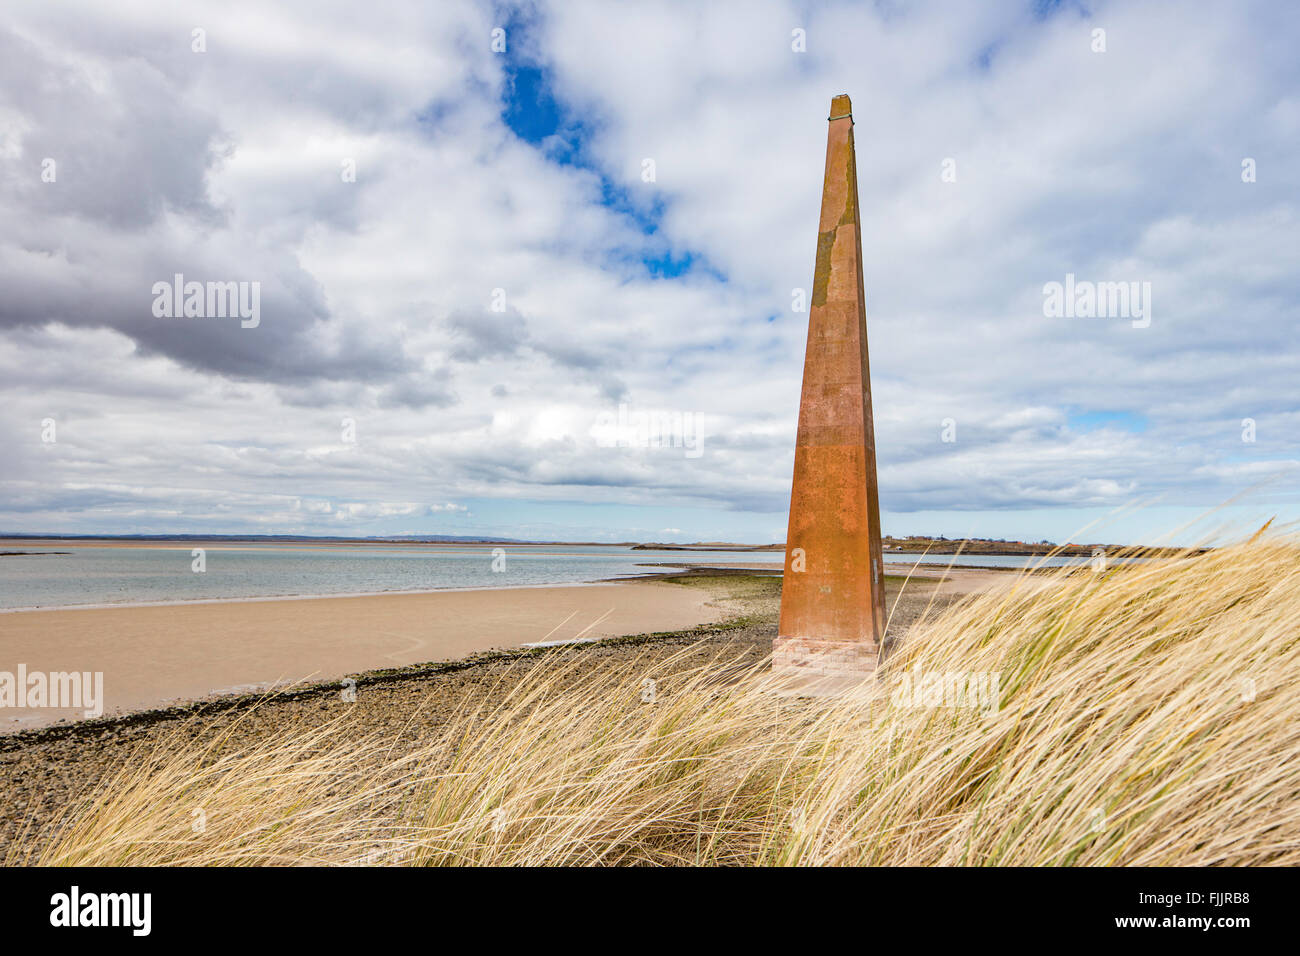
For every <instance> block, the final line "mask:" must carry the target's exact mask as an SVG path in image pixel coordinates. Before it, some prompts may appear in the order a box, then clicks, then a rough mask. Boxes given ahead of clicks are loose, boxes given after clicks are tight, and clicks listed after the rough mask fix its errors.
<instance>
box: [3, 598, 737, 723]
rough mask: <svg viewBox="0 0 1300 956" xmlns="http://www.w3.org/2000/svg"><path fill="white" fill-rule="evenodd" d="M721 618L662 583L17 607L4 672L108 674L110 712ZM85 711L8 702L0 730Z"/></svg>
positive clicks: (712, 607) (7, 625)
mask: <svg viewBox="0 0 1300 956" xmlns="http://www.w3.org/2000/svg"><path fill="white" fill-rule="evenodd" d="M722 614H723V611H722V610H721V609H720V607H719V606H717V605H716V604H714V603H711V602H710V595H709V594H708V593H707V592H705V591H703V590H700V589H697V588H686V587H680V586H677V585H672V584H667V583H662V582H626V583H616V584H598V585H573V586H567V585H566V586H560V587H536V588H511V589H499V590H496V589H494V590H467V591H436V592H425V593H418V594H410V593H407V594H385V595H366V596H357V597H322V598H308V599H274V600H241V601H220V602H204V603H186V604H171V605H148V606H117V607H95V608H66V609H57V610H35V611H18V612H13V613H6V614H0V672H9V673H12V674H16V673H17V671H18V666H19V665H20V664H23V665H26V670H27V673H29V674H31V673H33V672H45V673H51V672H70V671H79V672H91V673H94V672H102V673H103V675H104V676H103V698H104V699H103V701H102V709H103V713H104V714H105V715H112V714H115V713H122V712H127V711H134V710H140V709H144V708H151V707H160V706H164V705H166V704H168V703H171V702H174V701H178V700H193V699H197V698H201V697H204V696H207V695H210V694H214V693H235V692H249V691H256V690H262V689H266V688H269V687H272V686H276V685H279V684H284V683H294V682H299V681H304V680H313V681H326V680H335V679H342V678H344V677H347V676H349V675H354V674H358V673H360V672H363V671H367V670H376V669H381V668H392V667H401V666H404V665H407V664H415V663H423V662H429V661H445V660H452V659H457V658H463V657H467V656H469V655H471V654H475V653H478V652H482V651H487V650H493V649H500V648H514V647H520V646H522V645H525V644H528V643H532V642H540V641H556V640H567V639H572V638H575V637H576V638H604V637H610V636H614V635H621V634H639V633H647V632H651V631H675V630H681V629H683V628H688V627H693V626H695V625H699V624H706V623H712V622H715V621H717V620H719V619H720V618H721V616H722ZM84 716H85V714H84V708H74V709H56V708H51V707H43V708H32V707H4V708H3V709H0V733H5V732H9V731H15V730H25V729H29V728H33V727H40V726H45V725H48V724H51V723H54V722H57V721H58V720H60V719H61V718H63V719H67V720H80V719H82V718H83V717H84Z"/></svg>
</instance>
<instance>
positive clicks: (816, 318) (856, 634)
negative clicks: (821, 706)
mask: <svg viewBox="0 0 1300 956" xmlns="http://www.w3.org/2000/svg"><path fill="white" fill-rule="evenodd" d="M829 119H830V129H829V132H828V133H827V137H826V179H825V182H824V183H823V185H822V216H821V225H820V226H819V228H818V235H817V267H816V270H815V271H814V273H813V291H812V302H811V309H810V311H809V316H808V348H807V352H806V353H805V356H804V367H803V393H802V395H801V397H800V400H799V433H798V437H797V439H796V441H795V451H794V483H793V487H792V489H791V492H790V525H789V531H788V532H787V535H786V557H785V579H784V583H783V585H782V591H781V624H780V628H779V630H778V632H777V634H778V636H777V639H776V641H775V642H774V646H773V655H772V666H773V670H774V671H779V672H785V673H793V674H805V675H808V676H809V677H817V678H821V677H826V678H860V677H866V676H868V675H870V674H871V673H872V672H873V671H874V670H875V666H876V658H877V656H878V653H879V650H880V642H881V640H882V638H883V637H884V630H885V602H884V574H883V565H882V557H881V551H880V502H879V495H878V492H877V489H876V444H875V436H874V430H873V428H872V423H871V375H870V371H869V367H868V364H867V312H866V301H865V299H864V297H863V292H862V232H861V229H860V227H859V224H858V215H859V214H858V174H857V164H856V163H855V161H854V155H853V107H852V104H851V103H850V102H849V98H848V96H845V95H840V96H837V97H835V98H834V99H832V100H831V113H830V117H829Z"/></svg>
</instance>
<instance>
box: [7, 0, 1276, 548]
mask: <svg viewBox="0 0 1300 956" xmlns="http://www.w3.org/2000/svg"><path fill="white" fill-rule="evenodd" d="M1297 36H1300V6H1297V5H1293V4H1277V3H1249V2H1246V3H1234V4H1224V3H1203V4H1198V3H1176V4H1163V3H1146V2H1125V3H1104V2H1099V3H1083V4H1081V3H1071V2H1059V3H1052V2H982V3H973V2H970V3H967V2H948V3H925V2H914V3H913V2H909V3H902V2H877V3H875V4H865V3H843V4H841V3H825V4H822V3H754V2H745V3H735V4H731V3H710V4H696V3H681V4H676V3H662V4H661V3H646V2H632V3H626V4H608V3H602V4H586V3H579V2H564V3H557V4H554V5H551V4H541V3H539V4H532V3H524V4H488V3H463V4H460V3H452V2H439V3H436V4H416V3H395V2H386V0H373V2H370V3H366V4H355V3H341V2H319V0H314V2H310V3H309V2H286V3H276V4H274V5H270V4H265V3H260V2H244V0H223V2H221V3H215V2H214V3H188V2H169V3H166V4H163V3H140V2H133V0H115V2H114V3H112V4H93V3H88V2H83V3H62V2H59V0H36V2H23V0H19V2H16V3H10V4H7V5H6V16H5V17H4V20H3V23H0V221H3V223H4V228H3V229H0V289H3V294H2V295H0V448H2V449H3V455H0V532H33V533H102V534H158V533H265V534H323V535H390V534H449V535H483V536H507V537H514V538H527V539H537V540H582V541H625V540H641V541H718V540H730V541H743V542H754V543H758V542H770V541H781V540H784V536H785V525H786V507H787V504H788V500H789V493H790V479H791V473H792V470H793V460H794V437H795V428H796V423H797V416H798V401H799V387H800V378H801V375H802V368H803V353H804V345H805V338H806V335H807V323H808V314H807V311H806V306H803V305H802V303H803V302H805V301H806V298H807V294H808V293H807V290H808V289H809V288H810V287H811V282H812V272H813V260H814V257H815V252H816V233H817V219H818V212H819V206H820V189H821V180H822V171H823V166H824V162H825V148H826V120H827V115H828V114H827V110H828V108H829V104H830V99H831V97H832V96H833V95H835V94H838V93H848V94H849V95H850V96H851V97H852V98H853V112H854V123H855V126H854V133H855V137H856V144H857V167H858V181H859V182H858V187H859V197H860V208H861V229H862V240H863V262H864V272H865V288H866V296H867V326H868V342H869V349H870V361H871V372H872V391H873V401H874V412H875V429H876V449H877V462H878V468H879V480H880V502H881V509H882V525H883V528H884V531H885V533H886V534H893V535H908V534H931V535H940V534H942V535H946V536H948V537H957V538H961V537H967V536H981V537H994V538H1003V537H1005V538H1011V539H1026V540H1035V541H1037V540H1052V541H1064V540H1067V539H1073V540H1083V541H1111V542H1116V543H1133V542H1151V543H1154V542H1155V541H1191V540H1202V539H1204V538H1205V537H1206V535H1207V534H1224V533H1234V532H1239V531H1242V530H1249V529H1250V527H1251V526H1252V525H1254V524H1256V523H1262V521H1263V520H1266V519H1267V518H1269V517H1272V516H1274V515H1277V516H1279V518H1280V520H1281V521H1288V522H1289V521H1294V520H1296V519H1297V518H1300V495H1297V491H1296V479H1297V465H1300V440H1298V439H1300V403H1298V402H1297V394H1298V392H1300V341H1298V337H1300V306H1298V303H1300V270H1297V268H1296V264H1297V259H1298V257H1300V208H1298V203H1300V164H1297V162H1296V157H1297V155H1300V58H1297V57H1296V55H1295V48H1294V44H1295V38H1296V37H1297ZM178 274H179V275H181V276H182V277H183V278H182V279H181V280H180V281H181V283H182V293H183V295H182V297H181V298H182V299H184V298H185V296H186V295H187V294H188V293H187V290H186V289H185V287H184V283H189V282H197V283H200V284H201V285H200V286H199V289H200V292H201V293H203V294H201V295H200V296H198V297H197V298H196V299H195V300H194V301H195V302H196V303H197V306H196V310H197V311H200V312H203V313H204V314H202V315H191V316H185V315H178V314H172V315H168V314H167V312H168V311H169V306H170V305H171V302H170V291H169V290H170V289H171V288H172V286H173V284H174V282H175V281H177V280H175V276H177V275H178ZM1067 277H1071V278H1069V279H1068V280H1067ZM1067 282H1069V283H1070V285H1071V287H1072V288H1077V287H1078V285H1077V284H1079V283H1083V284H1088V283H1092V284H1101V283H1125V286H1124V288H1125V290H1128V289H1130V288H1131V289H1132V290H1133V291H1134V295H1133V298H1132V301H1131V302H1130V303H1128V304H1127V305H1128V310H1127V311H1125V310H1124V309H1123V308H1120V306H1119V304H1118V303H1117V302H1111V303H1110V306H1112V308H1111V309H1110V312H1109V314H1103V315H1099V316H1088V315H1087V314H1086V310H1085V309H1082V308H1080V309H1078V310H1075V309H1073V308H1071V309H1069V310H1067V312H1066V314H1061V313H1060V310H1057V311H1056V312H1053V310H1052V309H1051V308H1050V307H1049V305H1048V299H1049V295H1048V294H1047V292H1045V288H1048V287H1050V285H1051V284H1052V283H1060V284H1061V286H1062V287H1063V288H1064V287H1065V285H1066V284H1067ZM225 283H235V284H236V286H232V287H230V288H238V290H239V291H241V292H243V293H244V295H245V298H244V300H243V302H244V305H245V310H244V311H243V312H240V313H238V314H234V315H231V314H226V315H221V314H218V313H219V312H220V311H221V310H220V309H219V308H217V307H215V306H211V305H210V303H208V300H207V298H206V294H207V292H208V291H209V285H208V284H212V285H214V286H218V285H220V288H226V286H224V285H223V284H225ZM1129 283H1133V284H1135V285H1132V286H1130V285H1128V284H1129ZM241 284H242V285H241ZM160 290H162V291H160ZM254 290H255V295H256V297H254ZM1139 292H1140V293H1142V294H1141V295H1140V296H1139V295H1138V293H1139ZM160 300H167V301H162V302H161V303H160ZM1139 301H1140V302H1141V303H1142V308H1141V309H1138V308H1137V303H1138V302H1139ZM254 304H256V308H254ZM218 305H219V303H218ZM205 310H206V311H205ZM181 311H183V309H182V308H181V307H180V303H177V309H176V312H181ZM1101 311H1103V312H1105V310H1101ZM160 313H162V314H160ZM639 423H645V424H646V426H647V427H645V428H639V427H638V424H639ZM650 423H654V424H655V426H656V427H655V428H654V429H651V428H649V424H650ZM1198 519H1199V520H1198Z"/></svg>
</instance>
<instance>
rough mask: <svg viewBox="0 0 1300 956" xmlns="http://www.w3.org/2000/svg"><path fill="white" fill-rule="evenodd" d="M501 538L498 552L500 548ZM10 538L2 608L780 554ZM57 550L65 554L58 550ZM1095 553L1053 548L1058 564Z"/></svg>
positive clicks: (551, 578)
mask: <svg viewBox="0 0 1300 956" xmlns="http://www.w3.org/2000/svg"><path fill="white" fill-rule="evenodd" d="M496 548H499V549H500V553H494V551H495V550H496ZM11 549H12V550H21V551H33V552H38V553H37V554H26V555H7V556H0V608H4V609H14V608H30V607H68V606H76V605H85V604H127V603H146V602H157V601H202V600H222V599H234V598H257V597H289V596H294V595H324V594H365V593H374V592H385V591H424V590H438V589H445V588H492V587H498V588H499V587H526V586H535V585H548V584H576V583H582V582H589V581H599V580H603V579H606V578H612V577H623V576H628V575H636V574H651V573H655V572H656V571H663V570H665V568H663V567H647V566H646V565H647V564H652V565H653V564H663V563H685V564H689V563H697V562H717V563H737V564H741V565H745V564H754V563H765V562H771V563H776V562H779V561H780V560H781V558H782V555H781V554H780V552H775V551H758V552H752V551H751V552H736V551H633V550H632V549H631V548H628V547H620V546H600V545H544V546H533V547H526V548H525V547H515V546H511V545H501V546H493V545H482V546H471V547H458V548H455V549H448V548H440V547H439V546H438V545H429V546H428V547H427V548H425V547H422V548H414V547H409V546H403V547H401V548H396V549H384V548H383V547H380V546H362V547H349V546H332V547H306V548H303V547H297V548H295V547H294V546H292V545H278V544H276V545H271V544H266V545H244V544H239V545H223V544H212V545H210V546H208V547H207V548H206V555H205V560H206V570H204V571H202V572H196V571H194V570H193V569H192V563H193V561H194V558H193V557H192V556H191V548H190V547H189V546H188V544H187V545H186V546H184V547H177V546H170V547H126V548H104V547H93V546H79V545H75V544H58V545H55V546H46V547H29V546H26V545H23V544H21V543H19V544H16V545H13V546H11ZM60 551H61V552H68V553H66V554H57V553H55V552H60ZM885 560H886V561H888V562H890V563H899V564H911V563H913V562H916V561H920V562H921V563H924V564H927V565H929V564H940V565H946V564H948V563H950V562H951V563H955V564H957V565H962V566H968V565H984V566H990V567H1010V568H1019V567H1025V566H1027V565H1031V564H1033V563H1035V562H1036V561H1039V560H1041V559H1034V558H1023V557H1012V556H1008V555H961V556H958V557H957V558H954V557H953V556H952V555H936V554H931V555H924V556H922V555H904V554H901V553H894V554H890V553H889V552H886V555H885ZM1086 560H1087V559H1086V558H1056V559H1053V561H1051V562H1050V564H1051V565H1060V564H1071V563H1079V562H1083V561H1086ZM494 568H495V569H494Z"/></svg>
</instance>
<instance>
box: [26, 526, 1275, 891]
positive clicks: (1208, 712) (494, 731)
mask: <svg viewBox="0 0 1300 956" xmlns="http://www.w3.org/2000/svg"><path fill="white" fill-rule="evenodd" d="M506 680H508V681H510V684H509V686H508V693H506V694H505V696H504V697H500V696H497V697H494V698H492V699H493V700H494V702H493V703H491V704H487V703H484V704H483V705H482V706H480V707H479V708H478V709H477V710H474V709H472V708H467V709H465V710H464V711H463V712H461V713H460V714H458V715H457V716H456V717H455V718H454V719H452V720H451V721H450V722H448V723H447V724H444V725H443V726H442V728H441V730H440V732H439V733H438V734H437V735H436V736H432V737H430V738H429V739H427V740H424V741H421V742H420V744H419V745H418V746H416V747H415V748H414V749H411V748H410V747H407V748H405V749H404V750H403V751H402V752H401V753H400V754H399V753H398V752H397V751H396V750H393V749H390V748H389V747H388V746H387V744H386V742H385V741H382V740H378V739H375V738H373V737H367V736H366V735H365V734H364V728H361V727H359V726H351V727H347V728H344V727H343V726H342V725H341V724H332V725H329V726H326V727H323V728H318V729H316V730H312V731H306V732H303V733H300V734H297V735H293V736H287V737H278V738H274V739H265V740H264V741H263V742H262V743H260V744H259V745H257V746H256V747H255V748H253V749H251V750H247V751H241V752H238V753H235V754H233V755H232V754H227V755H224V756H222V755H219V754H218V749H217V747H216V745H215V744H212V743H209V744H206V745H196V744H192V743H189V742H187V740H186V739H185V737H184V735H183V734H181V733H178V734H177V735H176V736H175V739H172V740H169V741H165V742H163V743H162V744H156V745H154V749H153V750H152V751H151V752H150V753H148V754H145V755H144V756H142V757H141V758H139V759H138V760H136V761H134V762H132V763H131V764H130V766H129V768H128V769H127V770H125V771H124V772H123V774H122V775H120V776H119V777H118V778H117V779H115V780H112V781H110V782H109V783H107V784H106V785H102V786H101V787H99V788H98V789H97V790H96V791H95V792H94V793H92V794H89V795H87V797H86V798H85V799H84V800H82V801H80V802H77V803H74V804H73V805H72V806H70V807H69V808H68V810H67V811H66V813H65V814H64V816H63V817H62V818H61V819H60V820H58V821H56V822H55V824H53V825H51V826H49V827H47V828H44V829H43V830H42V831H41V832H40V833H30V832H29V833H27V834H25V835H24V836H23V838H22V842H23V844H24V846H23V849H25V850H26V851H28V852H27V853H24V854H23V855H24V856H25V857H26V858H28V859H32V860H35V861H37V862H40V863H45V864H89V865H98V864H135V865H153V864H235V865H248V864H299V863H301V864H320V863H324V864H378V863H384V864H387V863H399V864H409V865H485V864H486V865H519V864H522V865H575V864H578V865H581V864H597V865H613V864H652V865H659V864H662V865H682V864H686V865H691V864H729V865H754V864H776V865H841V864H878V865H881V864H883V865H913V866H914V865H936V864H937V865H948V864H956V865H1089V866H1092V865H1258V864H1274V865H1277V864H1287V865H1296V864H1298V863H1300V722H1298V721H1297V719H1296V718H1297V706H1296V703H1297V688H1298V687H1300V549H1298V548H1297V546H1296V544H1295V543H1294V542H1293V541H1291V540H1290V539H1284V538H1274V539H1271V540H1269V539H1265V540H1252V541H1250V542H1247V543H1244V544H1239V545H1235V546H1233V547H1230V548H1224V549H1219V550H1215V551H1212V552H1209V553H1207V554H1204V555H1198V556H1194V555H1189V556H1186V557H1183V558H1180V559H1177V560H1168V561H1156V562H1151V563H1148V564H1144V565H1140V566H1131V567H1120V568H1112V569H1111V570H1109V571H1106V572H1103V573H1094V572H1093V571H1090V570H1074V571H1064V570H1063V571H1060V572H1053V573H1050V574H1041V573H1040V574H1037V575H1023V576H1021V577H1019V578H1018V579H1017V580H1016V582H1015V583H1014V585H1009V586H1006V587H1004V588H1001V589H999V590H997V591H995V592H991V593H988V594H984V595H981V596H978V597H975V598H973V599H970V600H967V601H965V602H963V603H961V604H959V605H956V606H954V607H952V608H949V609H948V610H946V611H944V612H943V613H940V614H935V615H932V616H928V617H927V618H926V619H925V620H923V621H922V622H921V623H920V624H918V625H916V626H915V627H914V628H913V629H912V630H911V631H910V632H909V633H908V634H907V635H906V637H905V639H903V640H902V641H900V642H899V643H898V646H897V647H896V648H894V649H892V651H891V653H890V655H889V657H888V659H887V660H886V662H885V663H884V665H883V667H882V669H881V671H880V675H879V679H878V680H876V681H875V682H874V683H873V684H872V686H871V688H870V689H867V690H863V691H860V692H855V693H853V694H850V695H847V696H842V697H838V698H829V699H813V700H802V699H793V698H790V697H787V696H781V695H778V694H774V693H772V686H771V677H770V675H768V674H767V673H766V668H765V667H759V668H753V667H749V668H741V667H738V666H737V665H736V664H735V662H733V661H728V660H725V659H719V660H716V661H714V662H712V663H710V664H708V665H706V666H699V665H690V666H687V665H686V664H685V663H683V662H681V661H677V662H675V663H674V662H672V661H670V662H667V663H666V662H664V661H663V660H662V659H660V660H654V661H652V660H650V659H648V658H641V659H638V660H635V661H631V662H628V661H622V662H620V663H617V664H608V663H605V664H598V663H594V662H591V661H587V662H583V661H582V659H581V655H578V656H577V658H576V659H575V658H572V657H571V658H569V659H564V660H562V659H560V657H559V655H555V656H554V657H552V658H543V659H541V660H540V661H539V662H538V663H536V664H535V665H533V666H531V667H530V668H529V670H528V671H527V673H524V674H522V675H513V676H511V677H509V678H507V679H506ZM647 680H653V681H654V684H653V685H650V684H647V683H646V681H647ZM502 686H503V687H506V685H505V684H503V685H502ZM485 699H487V698H485ZM345 729H346V731H347V732H346V733H344V732H343V731H344V730H345ZM340 741H346V742H345V743H340ZM196 810H198V811H201V816H202V820H203V825H202V826H199V825H197V821H198V819H199V814H196V812H195V811H196ZM13 855H14V854H13V852H12V851H11V858H13Z"/></svg>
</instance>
